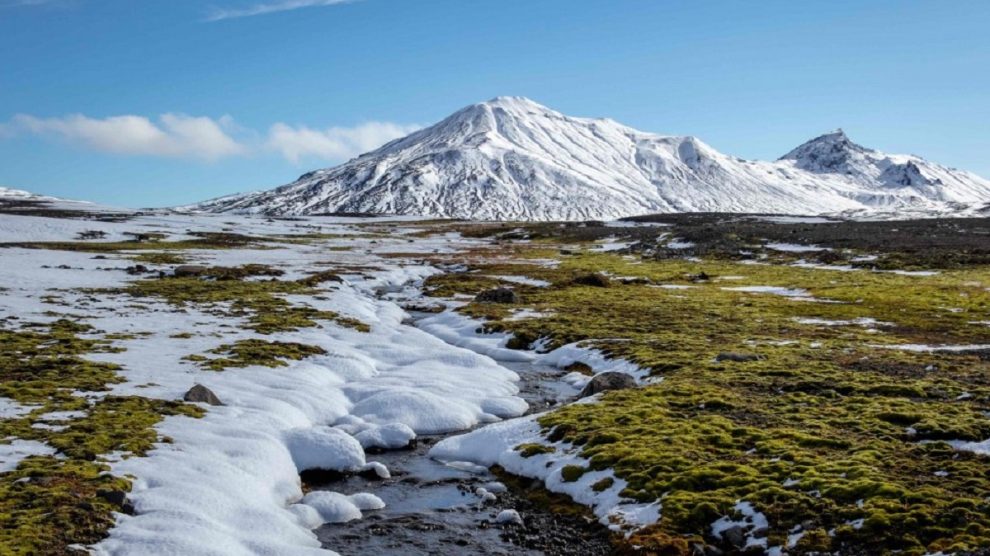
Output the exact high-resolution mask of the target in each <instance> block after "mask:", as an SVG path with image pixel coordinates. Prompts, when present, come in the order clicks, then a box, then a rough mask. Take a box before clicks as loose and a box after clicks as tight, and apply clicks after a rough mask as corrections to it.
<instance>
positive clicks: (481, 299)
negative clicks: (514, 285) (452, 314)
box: [474, 288, 522, 303]
mask: <svg viewBox="0 0 990 556" xmlns="http://www.w3.org/2000/svg"><path fill="white" fill-rule="evenodd" d="M474 300H475V301H477V302H478V303H519V302H520V301H522V299H521V298H520V297H519V294H517V293H516V292H514V291H513V290H510V289H509V288H495V289H492V290H485V291H483V292H481V293H479V294H478V295H476V296H475V297H474Z"/></svg>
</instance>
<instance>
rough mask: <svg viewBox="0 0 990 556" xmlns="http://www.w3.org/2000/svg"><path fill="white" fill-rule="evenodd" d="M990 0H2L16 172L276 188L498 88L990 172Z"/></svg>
mask: <svg viewBox="0 0 990 556" xmlns="http://www.w3.org/2000/svg"><path fill="white" fill-rule="evenodd" d="M988 24H990V2H987V1H985V0H979V1H968V2H967V1H962V0H961V1H953V2H935V1H926V2H921V1H907V0H902V1H891V2H886V1H872V2H870V1H865V0H859V1H842V0H832V1H827V2H826V1H807V2H805V1H801V2H797V1H786V2H784V1H771V0H764V1H752V2H749V1H746V2H744V1H726V2H717V1H697V2H683V1H673V0H671V1H662V0H597V1H592V0H566V1H565V0H355V1H351V2H341V1H334V0H215V1H211V2H200V1H192V0H167V1H164V0H163V1H154V0H0V185H3V186H8V187H15V188H20V189H28V190H32V191H36V192H40V193H46V194H52V195H59V196H64V197H72V198H83V199H89V200H95V201H100V202H104V203H110V204H116V205H120V206H163V205H174V204H180V203H186V202H193V201H197V200H202V199H205V198H208V197H214V196H218V195H223V194H227V193H233V192H238V191H248V190H255V189H265V188H269V187H273V186H276V185H281V184H283V183H286V182H289V181H292V180H293V179H294V178H295V177H297V176H298V175H299V174H301V173H303V172H305V171H307V170H311V169H314V168H320V167H326V166H332V165H334V164H336V163H339V162H342V161H343V160H346V159H347V158H349V157H351V156H353V155H355V154H357V153H358V152H360V151H362V150H366V149H370V148H372V147H374V146H376V145H377V144H379V143H381V142H383V141H385V140H387V139H389V138H392V137H394V136H397V135H401V134H404V133H405V132H407V131H409V130H410V129H413V128H414V127H415V126H416V125H425V124H430V123H433V122H435V121H437V120H439V119H441V118H443V117H444V116H446V115H448V114H450V113H451V112H453V111H455V110H456V109H458V108H460V107H462V106H464V105H467V104H471V103H473V102H477V101H481V100H485V99H488V98H491V97H494V96H498V95H521V96H527V97H530V98H532V99H534V100H536V101H537V102H540V103H542V104H545V105H547V106H550V107H551V108H555V109H557V110H560V111H562V112H564V113H567V114H571V115H576V116H602V117H610V118H613V119H615V120H618V121H620V122H622V123H625V124H627V125H630V126H633V127H636V128H638V129H642V130H644V131H652V132H657V133H665V134H690V135H697V136H698V137H700V138H701V139H702V140H704V141H706V142H707V143H709V144H711V145H712V146H714V147H715V148H717V149H719V150H721V151H723V152H726V153H729V154H733V155H737V156H741V157H745V158H762V159H768V158H769V159H772V158H776V157H778V156H780V155H781V154H783V153H784V152H786V151H788V150H789V149H791V148H792V147H794V146H796V145H798V144H799V143H801V142H803V141H805V140H807V139H809V138H811V137H813V136H815V135H817V134H820V133H822V132H825V131H828V130H831V129H833V128H836V127H842V128H844V129H845V130H846V132H847V133H848V134H849V135H850V136H851V137H852V139H853V140H855V141H857V142H859V143H861V144H864V145H866V146H870V147H874V148H878V149H881V150H885V151H890V152H908V153H915V154H920V155H923V156H925V157H927V158H929V159H931V160H934V161H937V162H941V163H943V164H947V165H950V166H956V167H960V168H965V169H968V170H972V171H974V172H977V173H979V174H982V175H984V176H990V156H987V153H988V151H990V149H988V147H990V33H988V32H987V27H988Z"/></svg>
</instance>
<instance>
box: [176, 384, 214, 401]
mask: <svg viewBox="0 0 990 556" xmlns="http://www.w3.org/2000/svg"><path fill="white" fill-rule="evenodd" d="M182 399H183V400H185V401H187V402H202V403H206V404H210V405H223V402H222V401H220V398H218V397H217V395H216V394H214V393H213V391H212V390H210V389H209V388H207V387H206V386H203V385H202V384H194V385H193V387H192V388H190V389H189V391H187V392H186V394H185V395H184V396H182Z"/></svg>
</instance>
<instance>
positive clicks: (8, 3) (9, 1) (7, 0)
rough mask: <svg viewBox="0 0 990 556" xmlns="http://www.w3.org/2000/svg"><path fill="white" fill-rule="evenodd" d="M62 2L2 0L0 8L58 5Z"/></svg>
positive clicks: (48, 0) (53, 0)
mask: <svg viewBox="0 0 990 556" xmlns="http://www.w3.org/2000/svg"><path fill="white" fill-rule="evenodd" d="M61 1H62V0H4V1H0V8H16V7H19V6H44V5H46V4H59V3H61Z"/></svg>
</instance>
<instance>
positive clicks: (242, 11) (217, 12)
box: [206, 0, 359, 21]
mask: <svg viewBox="0 0 990 556" xmlns="http://www.w3.org/2000/svg"><path fill="white" fill-rule="evenodd" d="M356 1H359V0H275V1H272V2H265V3H262V4H253V5H251V6H247V7H245V8H214V9H213V11H212V12H210V14H209V15H207V16H206V21H220V20H222V19H234V18H237V17H253V16H256V15H265V14H272V13H276V12H287V11H290V10H298V9H300V8H315V7H318V6H335V5H337V4H348V3H350V2H356Z"/></svg>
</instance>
